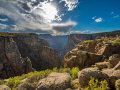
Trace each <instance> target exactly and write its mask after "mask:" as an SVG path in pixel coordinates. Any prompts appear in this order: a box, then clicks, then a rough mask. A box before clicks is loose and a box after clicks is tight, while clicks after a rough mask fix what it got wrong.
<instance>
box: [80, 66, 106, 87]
mask: <svg viewBox="0 0 120 90" xmlns="http://www.w3.org/2000/svg"><path fill="white" fill-rule="evenodd" d="M91 77H93V78H95V79H98V80H104V79H106V78H107V77H108V76H107V75H106V74H104V73H102V72H101V71H100V70H97V69H96V68H85V69H83V70H81V71H80V72H79V73H78V78H79V83H80V87H81V88H85V87H87V86H88V83H89V81H90V78H91Z"/></svg>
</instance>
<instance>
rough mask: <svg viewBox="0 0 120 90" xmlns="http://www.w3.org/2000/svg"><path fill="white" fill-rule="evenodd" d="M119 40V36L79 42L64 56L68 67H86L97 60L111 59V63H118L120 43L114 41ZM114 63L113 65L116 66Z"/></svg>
mask: <svg viewBox="0 0 120 90" xmlns="http://www.w3.org/2000/svg"><path fill="white" fill-rule="evenodd" d="M117 40H118V42H119V38H118V39H117V38H116V37H115V38H103V39H97V40H87V41H83V43H82V44H81V43H80V44H77V45H76V46H75V48H74V49H73V50H71V51H70V52H68V53H67V54H66V55H65V56H64V62H65V65H66V66H68V67H74V66H78V67H79V68H81V67H84V68H85V67H86V66H88V65H89V66H90V65H93V64H95V63H96V62H101V61H104V60H105V59H108V58H109V57H110V56H111V55H113V54H115V55H113V56H111V57H110V58H109V59H110V60H109V63H110V64H111V63H112V64H114V63H115V65H116V63H118V61H119V55H116V54H119V53H120V45H119V44H117V43H114V44H112V43H113V42H117ZM115 65H113V66H115Z"/></svg>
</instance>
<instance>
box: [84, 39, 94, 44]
mask: <svg viewBox="0 0 120 90" xmlns="http://www.w3.org/2000/svg"><path fill="white" fill-rule="evenodd" d="M92 41H93V40H85V41H83V43H85V44H88V43H90V42H92Z"/></svg>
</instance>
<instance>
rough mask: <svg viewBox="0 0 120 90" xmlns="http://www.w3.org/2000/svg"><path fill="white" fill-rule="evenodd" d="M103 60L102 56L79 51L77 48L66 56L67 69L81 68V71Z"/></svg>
mask: <svg viewBox="0 0 120 90" xmlns="http://www.w3.org/2000/svg"><path fill="white" fill-rule="evenodd" d="M101 59H102V56H101V55H97V54H95V53H90V52H86V51H79V50H78V49H76V48H75V49H73V50H72V51H70V52H68V53H67V54H66V55H65V57H64V63H65V64H66V65H67V67H70V68H72V67H79V68H80V69H82V68H85V67H89V66H91V65H93V64H95V63H96V62H100V61H101Z"/></svg>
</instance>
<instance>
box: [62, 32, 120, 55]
mask: <svg viewBox="0 0 120 90" xmlns="http://www.w3.org/2000/svg"><path fill="white" fill-rule="evenodd" d="M116 35H120V30H118V31H113V32H103V33H95V34H71V35H70V36H69V38H68V42H67V44H66V46H65V48H64V49H63V55H65V54H66V53H67V52H68V51H70V50H72V49H73V48H74V47H75V45H77V44H78V43H81V42H82V41H84V40H95V39H100V38H101V37H115V36H116Z"/></svg>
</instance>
